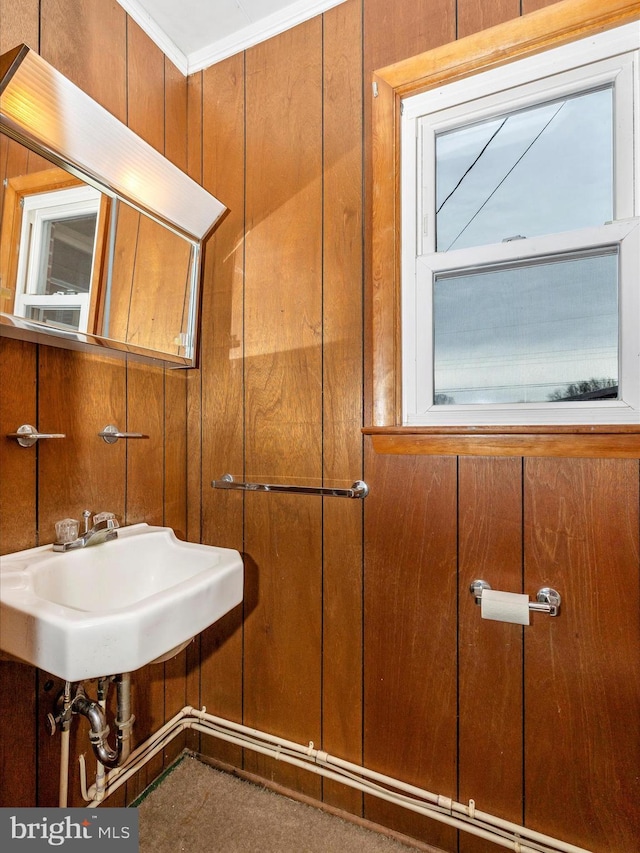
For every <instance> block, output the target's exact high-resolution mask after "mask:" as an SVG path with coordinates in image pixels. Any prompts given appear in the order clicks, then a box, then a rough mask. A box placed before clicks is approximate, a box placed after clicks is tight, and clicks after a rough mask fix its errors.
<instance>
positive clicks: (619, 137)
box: [401, 22, 640, 426]
mask: <svg viewBox="0 0 640 853" xmlns="http://www.w3.org/2000/svg"><path fill="white" fill-rule="evenodd" d="M639 35H640V28H639V25H638V24H637V23H635V22H634V23H633V24H627V25H625V26H622V27H619V28H617V29H614V30H610V31H607V32H605V33H601V34H598V35H596V36H591V37H589V38H586V39H581V40H579V41H575V42H572V43H571V44H569V45H565V46H563V47H559V48H554V49H552V50H548V51H546V52H544V53H541V54H539V55H537V56H534V57H529V58H526V59H521V60H517V61H515V62H513V63H510V64H508V65H506V66H504V67H501V68H496V69H492V70H490V71H484V72H480V73H478V74H476V75H475V76H473V77H471V78H468V79H465V80H460V81H456V82H453V83H450V84H447V85H444V86H442V87H440V88H437V89H432V90H429V91H427V92H424V93H421V94H419V95H414V96H412V97H409V98H406V99H405V100H404V101H403V114H402V119H401V214H402V255H401V267H402V277H401V282H402V284H401V287H402V291H401V310H402V314H401V322H402V419H403V424H404V425H407V426H430V425H442V426H444V425H452V426H457V425H474V424H479V425H481V424H505V425H510V424H513V425H519V424H531V425H534V424H583V423H611V424H613V423H617V424H624V423H634V424H635V423H638V422H640V219H639V216H640V201H639V200H640V190H639V186H640V176H639V173H640V156H639V149H640V131H639V125H640V107H639V93H638V68H639V54H640V51H639V49H638V48H639V47H640V38H639ZM611 84H615V87H614V122H615V131H616V133H615V139H616V149H615V151H614V164H615V166H614V171H615V174H614V186H615V199H614V221H613V222H612V223H608V224H603V225H602V226H600V227H597V228H590V229H581V230H579V231H573V232H565V233H563V234H551V235H548V236H544V237H538V238H532V239H525V240H517V241H513V242H507V243H499V244H491V245H485V246H479V247H472V248H466V249H458V250H452V251H449V252H435V181H434V179H433V174H434V173H433V170H431V172H430V173H429V174H428V175H425V176H423V175H422V174H421V171H420V170H421V165H420V164H421V163H422V162H428V163H430V164H432V165H433V166H435V136H436V133H440V132H442V131H444V130H446V129H448V128H450V127H456V126H460V125H461V124H468V123H469V124H470V123H472V122H476V121H479V120H482V119H484V118H487V117H490V116H492V115H495V114H496V113H501V114H504V113H505V112H508V111H511V110H513V109H521V108H525V107H527V106H530V105H532V104H535V103H539V102H541V101H547V100H552V99H555V98H560V97H565V96H567V95H570V94H574V93H578V92H581V91H585V90H589V89H594V88H597V87H599V86H603V85H611ZM629 140H632V143H631V144H629ZM425 153H426V156H425ZM421 187H424V191H421V190H420V188H421ZM616 244H617V245H618V246H619V251H620V255H619V257H620V262H619V273H620V288H619V395H618V397H619V398H618V399H617V400H593V401H589V402H569V401H563V402H553V403H517V404H512V405H498V404H491V405H482V404H472V405H471V404H470V405H456V404H451V405H437V406H436V405H433V384H434V383H433V336H434V329H433V300H432V290H433V287H432V282H433V275H434V273H436V272H441V271H444V270H447V271H448V270H458V271H465V270H469V271H471V270H473V269H474V268H475V267H478V266H480V265H482V264H494V263H509V262H515V261H519V260H523V259H526V258H531V259H532V260H533V259H535V258H537V257H543V256H547V255H555V254H563V253H570V252H573V251H578V250H581V249H585V248H592V247H593V248H596V247H602V246H611V245H616Z"/></svg>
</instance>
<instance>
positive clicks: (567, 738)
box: [524, 459, 640, 853]
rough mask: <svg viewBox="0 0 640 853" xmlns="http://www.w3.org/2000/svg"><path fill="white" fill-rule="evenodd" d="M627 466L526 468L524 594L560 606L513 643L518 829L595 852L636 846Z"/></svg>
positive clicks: (636, 634)
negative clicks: (519, 643)
mask: <svg viewBox="0 0 640 853" xmlns="http://www.w3.org/2000/svg"><path fill="white" fill-rule="evenodd" d="M638 473H639V472H638V462H637V460H621V459H610V460H599V459H590V460H575V459H574V460H569V459H528V460H526V469H525V498H524V500H525V584H526V590H527V591H528V593H529V595H530V596H532V597H534V596H535V594H536V591H537V590H538V589H539V588H540V587H543V586H551V587H553V588H555V589H557V590H558V592H559V593H560V594H561V596H562V610H561V614H560V616H558V617H556V618H550V617H547V616H546V615H545V614H534V616H533V618H532V624H531V627H530V628H528V629H527V631H526V634H525V674H526V681H525V774H526V775H525V791H526V800H525V806H526V820H527V825H529V826H532V827H534V828H536V829H539V830H541V831H542V832H546V833H548V834H550V835H553V836H555V837H557V838H561V839H567V840H570V841H571V842H572V843H573V844H577V845H580V846H582V847H586V848H588V849H589V850H594V851H596V853H604V851H617V850H633V849H634V847H635V846H637V840H638V838H640V810H638V801H639V798H640V777H639V776H638V767H639V766H640V728H639V727H638V719H639V717H640V586H639V584H638V577H639V566H640V546H639V543H638V536H639V528H640V519H639V505H640V497H639V493H638V480H639V477H638Z"/></svg>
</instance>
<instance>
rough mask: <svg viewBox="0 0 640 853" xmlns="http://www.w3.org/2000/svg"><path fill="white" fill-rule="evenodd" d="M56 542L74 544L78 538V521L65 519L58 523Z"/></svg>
mask: <svg viewBox="0 0 640 853" xmlns="http://www.w3.org/2000/svg"><path fill="white" fill-rule="evenodd" d="M55 527H56V542H73V541H74V539H77V538H78V521H77V519H75V518H63V519H61V520H60V521H56V525H55Z"/></svg>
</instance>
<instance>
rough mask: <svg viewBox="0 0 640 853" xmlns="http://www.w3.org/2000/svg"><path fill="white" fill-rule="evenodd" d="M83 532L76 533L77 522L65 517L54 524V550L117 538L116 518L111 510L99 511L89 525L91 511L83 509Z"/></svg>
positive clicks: (72, 548)
mask: <svg viewBox="0 0 640 853" xmlns="http://www.w3.org/2000/svg"><path fill="white" fill-rule="evenodd" d="M82 517H83V518H84V532H83V533H81V534H79V535H78V522H77V521H75V519H70V518H66V519H64V520H63V521H61V522H58V524H56V534H57V536H58V539H57V541H56V542H54V543H53V550H54V551H74V550H76V549H77V548H88V547H89V546H90V545H100V544H101V543H102V542H110V541H111V540H112V539H117V538H118V531H117V529H116V528H118V527H119V526H120V525H119V524H118V520H117V518H116V517H115V515H114V514H113V513H112V512H100V513H98V514H96V515H95V516H94V517H93V525H92V527H89V519H90V518H91V512H90V510H88V509H85V510H84V512H83V513H82Z"/></svg>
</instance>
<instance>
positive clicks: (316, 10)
mask: <svg viewBox="0 0 640 853" xmlns="http://www.w3.org/2000/svg"><path fill="white" fill-rule="evenodd" d="M343 2H344V0H297V2H294V3H291V4H290V5H288V6H286V7H285V8H284V9H281V10H280V11H279V12H274V13H273V14H271V15H268V16H267V17H265V18H261V19H260V20H259V21H255V22H254V23H252V24H248V25H247V26H246V27H243V28H242V29H240V30H238V31H237V32H235V33H232V34H231V35H229V36H226V37H225V38H222V39H218V40H217V41H213V42H211V44H209V45H207V46H206V47H203V48H200V49H199V50H195V51H193V52H192V53H189V54H185V53H184V52H183V51H182V50H180V48H179V47H177V45H176V44H175V42H173V41H172V40H171V38H170V37H169V36H168V35H167V33H166V32H165V31H164V30H163V29H162V28H161V27H159V26H158V25H157V24H156V22H155V21H154V20H153V18H152V17H151V16H150V15H149V13H148V12H147V11H146V10H145V9H143V8H142V6H141V5H140V3H139V0H118V3H119V4H120V5H121V6H122V8H123V9H124V10H125V12H126V13H127V14H128V15H130V16H131V18H133V20H134V21H135V22H136V24H138V26H140V27H141V28H142V29H143V30H144V31H145V33H146V34H147V35H148V36H149V38H151V39H152V40H153V41H154V42H155V44H156V45H157V46H158V47H159V48H160V50H162V51H163V53H164V54H165V55H166V56H167V57H168V58H169V59H170V60H171V62H173V64H174V65H175V66H176V68H178V69H179V70H180V71H181V72H182V73H183V74H184V75H185V76H186V75H187V74H194V73H195V72H196V71H202V70H203V69H205V68H208V67H209V66H210V65H214V64H215V63H216V62H220V61H221V60H223V59H227V58H228V57H230V56H234V55H235V54H236V53H241V52H242V51H243V50H246V49H247V48H249V47H253V46H254V45H256V44H259V43H260V42H263V41H266V40H267V39H270V38H272V37H273V36H277V35H279V34H280V33H283V32H285V30H289V29H291V28H292V27H295V26H297V25H298V24H301V23H303V22H304V21H308V20H309V19H310V18H315V17H316V16H317V15H321V14H322V13H323V12H326V11H328V10H329V9H332V8H333V7H334V6H339V5H340V4H341V3H343Z"/></svg>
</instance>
